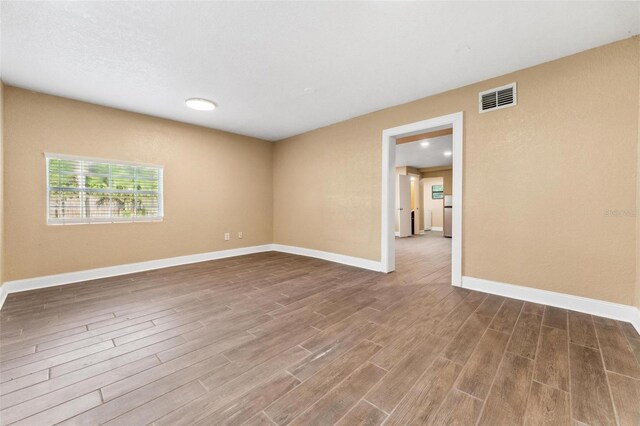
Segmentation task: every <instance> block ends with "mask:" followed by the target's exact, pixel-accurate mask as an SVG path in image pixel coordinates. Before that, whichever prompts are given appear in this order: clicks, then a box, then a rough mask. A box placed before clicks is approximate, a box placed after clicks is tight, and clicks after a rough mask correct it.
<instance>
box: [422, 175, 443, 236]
mask: <svg viewBox="0 0 640 426" xmlns="http://www.w3.org/2000/svg"><path fill="white" fill-rule="evenodd" d="M420 183H421V184H422V187H423V193H424V204H425V207H424V209H425V210H431V226H435V227H439V228H442V225H443V222H444V219H443V216H444V211H443V209H444V200H443V199H440V200H434V199H433V198H431V187H432V186H433V185H443V184H444V180H443V179H442V178H441V177H428V178H424V179H422V180H421V181H420ZM423 214H424V212H423Z"/></svg>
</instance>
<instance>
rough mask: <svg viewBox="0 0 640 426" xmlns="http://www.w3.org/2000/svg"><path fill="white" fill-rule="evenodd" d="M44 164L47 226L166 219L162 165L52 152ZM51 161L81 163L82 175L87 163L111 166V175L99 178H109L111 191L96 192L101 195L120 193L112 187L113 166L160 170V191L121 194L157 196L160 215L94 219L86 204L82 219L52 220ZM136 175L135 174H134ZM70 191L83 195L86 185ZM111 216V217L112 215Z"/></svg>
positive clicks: (160, 220)
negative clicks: (87, 211)
mask: <svg viewBox="0 0 640 426" xmlns="http://www.w3.org/2000/svg"><path fill="white" fill-rule="evenodd" d="M44 159H45V160H44V162H45V167H46V176H45V179H46V183H45V185H46V188H47V195H46V197H47V199H46V208H47V210H46V212H45V215H46V216H45V217H46V221H47V225H52V226H53V225H55V226H58V225H92V224H99V223H132V222H162V221H163V219H164V166H162V165H158V164H149V163H133V162H130V161H118V160H107V159H101V158H95V157H82V156H76V155H68V154H53V153H50V152H45V153H44ZM49 160H70V161H79V162H81V163H80V164H81V172H80V174H81V175H84V170H83V168H84V166H83V164H84V163H83V162H85V161H87V162H94V163H101V164H109V174H108V175H106V174H101V175H98V176H105V177H107V176H108V177H109V190H96V192H100V193H104V194H113V193H114V192H118V191H114V190H113V188H111V185H112V183H113V182H112V181H111V166H114V165H116V166H118V165H124V166H133V167H147V168H153V169H157V170H158V190H157V191H138V190H135V189H134V190H121V191H120V192H122V193H127V194H138V193H148V194H151V195H156V196H157V197H158V214H157V215H156V216H144V217H108V218H92V217H86V215H85V207H84V204H83V203H81V210H82V213H81V216H82V217H81V218H78V219H64V218H63V219H55V218H51V216H50V215H51V206H50V202H51V196H50V193H51V185H50V182H49V178H50V175H49ZM134 174H135V172H134ZM80 182H82V179H80ZM68 190H69V191H72V192H78V193H82V192H83V190H84V184H83V183H81V184H80V187H79V188H68ZM110 216H111V215H110Z"/></svg>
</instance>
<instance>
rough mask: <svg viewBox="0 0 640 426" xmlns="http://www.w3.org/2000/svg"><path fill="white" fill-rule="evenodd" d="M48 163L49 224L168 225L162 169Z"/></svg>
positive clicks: (56, 157) (57, 158)
mask: <svg viewBox="0 0 640 426" xmlns="http://www.w3.org/2000/svg"><path fill="white" fill-rule="evenodd" d="M45 158H46V161H47V222H48V223H50V224H65V223H100V222H134V221H156V220H161V219H162V217H163V211H162V172H163V168H162V166H157V165H150V164H135V163H128V162H120V161H111V160H101V159H94V158H83V157H72V156H68V155H61V154H45Z"/></svg>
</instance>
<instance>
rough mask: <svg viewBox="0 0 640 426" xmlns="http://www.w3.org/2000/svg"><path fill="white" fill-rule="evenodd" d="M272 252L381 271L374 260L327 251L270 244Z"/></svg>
mask: <svg viewBox="0 0 640 426" xmlns="http://www.w3.org/2000/svg"><path fill="white" fill-rule="evenodd" d="M272 246H273V250H274V251H280V252H283V253H290V254H297V255H300V256H308V257H315V258H317V259H324V260H328V261H330V262H336V263H342V264H344V265H350V266H356V267H358V268H363V269H369V270H372V271H377V272H378V271H381V270H382V264H381V263H380V262H378V261H376V260H369V259H363V258H361V257H353V256H347V255H344V254H337V253H331V252H328V251H320V250H313V249H308V248H302V247H294V246H285V245H282V244H272Z"/></svg>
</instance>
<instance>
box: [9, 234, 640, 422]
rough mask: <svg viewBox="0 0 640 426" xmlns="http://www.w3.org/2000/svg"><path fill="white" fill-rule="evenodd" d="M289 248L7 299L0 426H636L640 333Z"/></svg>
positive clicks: (413, 245)
mask: <svg viewBox="0 0 640 426" xmlns="http://www.w3.org/2000/svg"><path fill="white" fill-rule="evenodd" d="M450 243H451V240H448V239H445V238H442V237H441V234H438V233H429V235H426V236H420V237H413V238H406V239H402V240H398V244H397V271H396V272H395V273H392V274H388V275H385V274H379V273H375V272H371V271H366V270H361V269H357V268H353V267H349V266H344V265H339V264H335V263H330V262H325V261H322V260H317V259H311V258H305V257H299V256H294V255H289V254H283V253H262V254H255V255H249V256H242V257H235V258H230V259H224V260H218V261H212V262H203V263H198V264H193V265H186V266H180V267H174V268H168V269H162V270H156V271H149V272H144V273H139V274H133V275H128V276H122V277H116V278H110V279H102V280H97V281H93V282H87V283H79V284H72V285H67V286H61V287H55V288H48V289H42V290H36V291H31V292H25V293H18V294H11V295H9V297H8V300H7V301H6V303H5V306H4V308H3V309H2V311H1V312H0V326H1V329H0V343H1V345H0V348H1V349H0V382H1V383H0V410H1V411H0V424H2V425H9V424H12V425H13V424H15V425H18V424H20V425H37V426H41V425H47V424H64V425H98V424H109V425H126V426H130V425H147V424H154V425H156V426H161V425H162V426H164V425H167V426H169V425H170V426H174V425H186V424H198V425H199V424H202V425H213V424H216V425H218V424H225V425H226V424H229V425H231V424H233V425H239V424H248V425H274V424H277V425H287V424H296V425H298V424H299V425H302V424H304V425H306V424H316V425H328V424H340V425H356V424H362V425H364V424H366V425H379V424H385V425H405V424H438V425H440V424H461V425H518V424H527V425H540V424H558V425H583V424H584V425H608V424H611V425H614V424H619V425H640V336H639V335H638V334H637V333H636V331H635V330H634V329H633V327H631V326H630V325H629V324H626V323H621V322H618V321H613V320H609V319H605V318H597V317H592V316H590V315H586V314H581V313H577V312H567V311H566V310H563V309H558V308H551V307H545V306H542V305H537V304H533V303H523V302H521V301H517V300H510V299H505V298H503V297H499V296H494V295H486V294H483V293H478V292H474V291H469V290H464V289H459V288H454V287H452V286H451V285H450V250H451V247H450Z"/></svg>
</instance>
